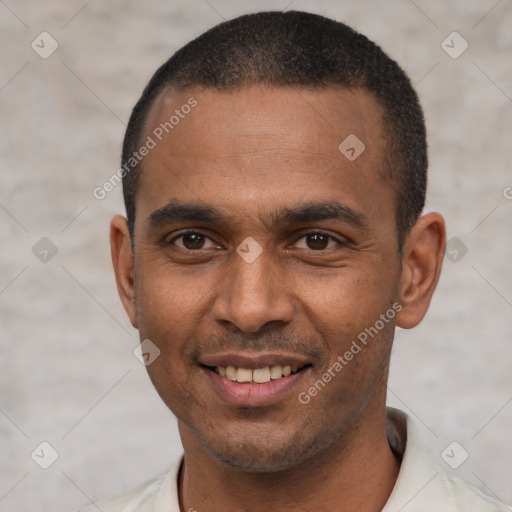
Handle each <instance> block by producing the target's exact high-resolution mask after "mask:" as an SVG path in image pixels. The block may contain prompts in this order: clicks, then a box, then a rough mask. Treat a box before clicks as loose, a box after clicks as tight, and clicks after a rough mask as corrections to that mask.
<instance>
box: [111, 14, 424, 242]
mask: <svg viewBox="0 0 512 512" xmlns="http://www.w3.org/2000/svg"><path fill="white" fill-rule="evenodd" d="M255 84H261V85H266V86H270V87H285V86H291V87H297V88H301V87H302V88H310V89H311V88H324V87H327V86H342V87H345V88H349V89H355V88H363V89H365V90H367V91H368V92H369V93H371V94H372V95H373V96H374V98H375V99H376V101H377V103H378V104H379V105H380V107H381V108H382V112H383V113H382V120H383V126H384V129H385V133H386V134H387V136H386V139H387V140H386V142H387V151H386V155H385V162H383V164H384V169H383V171H384V173H385V176H384V177H385V178H386V179H389V180H390V181H391V182H392V183H393V185H394V187H395V191H396V217H397V233H398V246H399V248H401V247H402V244H403V241H404V239H405V237H406V235H407V233H408V232H409V230H410V228H411V227H412V226H413V225H414V223H415V222H416V220H417V218H418V216H419V215H420V214H421V211H422V210H423V207H424V204H425V194H426V186H427V167H428V157H427V143H426V129H425V121H424V117H423V111H422V109H421V106H420V104H419V100H418V96H417V94H416V92H415V91H414V88H413V86H412V84H411V82H410V80H409V78H408V77H407V75H406V74H405V72H404V71H403V70H402V69H401V68H400V66H399V65H398V64H397V63H396V62H395V61H394V60H393V59H391V58H390V57H388V56H387V55H386V54H385V53H384V52H383V50H382V49H381V48H380V47H379V46H378V45H376V44H375V43H373V42H372V41H370V40H369V39H368V38H367V37H365V36H364V35H362V34H359V33H358V32H356V31H355V30H353V29H352V28H350V27H349V26H347V25H345V24H343V23H340V22H337V21H334V20H331V19H328V18H325V17H323V16H319V15H316V14H311V13H307V12H300V11H289V12H280V11H272V12H259V13H254V14H247V15H244V16H240V17H238V18H235V19H232V20H229V21H226V22H223V23H220V24H219V25H217V26H215V27H213V28H212V29H210V30H208V31H207V32H205V33H204V34H202V35H200V36H199V37H197V38H196V39H194V40H193V41H191V42H190V43H188V44H187V45H185V46H184V47H182V48H181V49H180V50H178V51H177V52H176V53H175V54H174V55H173V56H172V57H171V58H170V59H169V60H168V61H167V62H165V64H163V65H162V66H161V67H160V68H159V69H158V70H157V71H156V73H155V74H154V75H153V77H152V78H151V80H150V81H149V83H148V85H147V86H146V87H145V89H144V91H143V93H142V96H141V98H140V99H139V101H138V102H137V104H136V105H135V107H134V109H133V111H132V114H131V116H130V120H129V122H128V127H127V129H126V134H125V138H124V143H123V154H122V162H121V165H122V166H124V169H129V172H124V173H123V195H124V202H125V207H126V213H127V217H128V225H129V228H130V234H131V237H132V245H133V244H134V238H133V235H134V223H135V196H136V193H137V186H138V182H139V177H140V174H141V172H142V167H141V164H140V163H136V164H134V165H133V167H132V168H130V167H129V166H128V165H127V164H128V162H129V161H130V158H131V157H132V156H133V153H134V152H136V151H137V150H138V149H139V147H140V145H141V142H142V137H143V136H144V135H145V121H146V118H147V116H148V113H149V111H150V109H151V107H152V105H153V103H154V101H155V99H156V98H157V96H158V95H159V94H160V93H161V92H162V91H163V90H164V89H166V88H168V87H170V86H172V87H174V88H176V89H177V90H186V89H187V88H192V87H202V88H212V89H216V90H217V91H219V92H222V91H226V92H229V91H236V90H239V89H241V88H243V87H248V86H251V85H255ZM340 142H341V141H340ZM131 161H132V162H133V161H134V159H133V158H131Z"/></svg>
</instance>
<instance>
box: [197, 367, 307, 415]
mask: <svg viewBox="0 0 512 512" xmlns="http://www.w3.org/2000/svg"><path fill="white" fill-rule="evenodd" d="M201 370H202V371H203V373H204V374H205V375H206V377H208V379H210V382H211V383H212V384H213V387H214V389H215V390H216V391H217V393H218V394H219V395H220V396H221V397H222V398H223V399H224V400H225V401H227V402H229V403H231V404H233V405H238V406H244V407H263V406H266V405H272V404H275V403H276V402H278V401H279V400H282V399H283V398H284V397H285V396H286V395H288V394H289V393H290V392H291V390H292V389H293V388H294V387H295V386H297V385H298V383H299V382H300V381H301V380H302V378H303V377H304V374H305V373H306V372H307V371H308V370H309V368H304V370H301V371H299V372H297V373H294V374H293V375H288V376H287V377H281V378H280V379H276V380H271V381H270V382H265V383H264V384H248V383H240V382H236V381H232V380H229V379H227V378H226V377H222V376H221V375H219V374H218V373H216V372H214V371H212V370H208V369H207V368H202V367H201Z"/></svg>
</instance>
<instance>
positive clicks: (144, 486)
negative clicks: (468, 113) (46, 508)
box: [79, 474, 168, 512]
mask: <svg viewBox="0 0 512 512" xmlns="http://www.w3.org/2000/svg"><path fill="white" fill-rule="evenodd" d="M167 476H168V475H167V474H164V475H159V476H156V477H153V478H150V479H148V480H146V481H145V482H143V483H141V484H139V485H137V486H136V487H133V488H132V489H130V490H128V491H126V492H124V493H122V494H119V495H118V496H115V497H113V498H108V499H106V500H102V501H99V502H98V503H94V504H93V505H91V506H89V507H86V508H85V509H81V510H80V511H79V512H93V511H94V512H97V511H98V509H99V510H101V511H102V512H135V511H137V512H146V511H147V512H149V511H152V510H153V508H154V507H153V506H154V502H155V499H156V497H157V495H158V493H159V492H160V489H161V488H162V486H163V484H164V482H165V479H166V477H167Z"/></svg>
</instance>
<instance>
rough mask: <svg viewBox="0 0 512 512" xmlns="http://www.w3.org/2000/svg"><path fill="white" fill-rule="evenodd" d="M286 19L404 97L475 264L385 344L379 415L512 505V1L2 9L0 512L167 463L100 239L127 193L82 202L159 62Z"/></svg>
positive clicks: (159, 424)
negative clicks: (398, 85)
mask: <svg viewBox="0 0 512 512" xmlns="http://www.w3.org/2000/svg"><path fill="white" fill-rule="evenodd" d="M288 4H290V5H288ZM284 8H294V9H303V10H310V11H313V12H317V13H320V14H325V15H327V16H331V17H334V18H336V19H338V20H341V21H345V22H347V23H348V24H350V25H352V26H353V27H354V28H356V29H358V30H360V31H362V32H363V33H365V34H366V35H368V36H369V37H370V38H371V39H373V40H375V41H376V42H377V43H379V44H381V45H382V46H383V48H384V50H385V51H387V52H388V53H389V54H390V55H391V56H393V57H394V58H395V59H397V60H398V62H399V63H400V64H401V65H402V66H403V67H404V68H405V69H406V71H407V72H408V73H409V74H410V76H411V79H412V81H413V82H414V83H415V84H417V89H418V92H419V94H420V96H421V100H422V103H423V105H424V108H425V112H426V117H427V122H428V129H429V143H430V159H431V170H430V176H431V177H430V190H429V201H428V207H429V209H434V210H438V211H440V212H441V213H443V214H444V215H445V217H446V219H447V224H448V237H449V238H452V237H457V238H458V239H459V240H460V241H461V242H462V243H463V244H464V245H465V246H466V247H467V249H468V251H467V253H466V254H465V255H464V256H463V257H462V258H461V257H460V256H461V254H462V253H461V252H460V249H456V248H455V246H453V247H452V250H453V248H455V249H456V250H458V253H457V255H458V257H459V258H460V259H459V261H456V262H452V261H450V260H448V259H446V258H445V267H444V271H443V275H442V278H441V284H440V286H439V289H438V291H437V294H436V296H435V297H434V301H433V304H432V307H431V310H430V312H429V314H428V316H427V318H426V319H425V321H424V322H423V323H422V325H421V326H420V327H418V328H417V329H415V330H413V331H402V330H400V331H399V332H398V333H397V340H396V345H395V348H394V359H393V362H392V368H391V379H390V393H389V402H390V404H392V405H396V406H399V407H400V408H402V409H404V410H405V411H406V412H408V413H409V414H411V415H412V416H413V417H414V418H415V420H416V423H417V424H418V426H419V428H420V430H421V432H422V435H423V437H424V439H425V441H426V443H427V444H428V445H429V446H430V447H431V448H432V450H433V452H434V454H435V455H436V456H437V458H438V459H439V460H440V462H441V464H445V462H444V461H443V459H442V458H441V452H442V451H443V449H444V448H445V447H446V446H448V445H449V444H450V443H451V442H452V441H457V442H458V443H460V445H461V446H462V447H464V449H465V450H467V451H468V452H469V458H468V459H467V460H466V461H465V462H464V463H463V464H462V465H461V466H460V468H458V469H457V470H456V471H457V473H458V474H460V475H462V476H464V477H465V478H467V479H469V480H470V481H472V482H473V483H475V484H476V485H477V486H479V487H480V488H482V489H485V490H486V492H487V493H489V494H493V495H496V496H497V497H499V498H500V499H501V500H503V501H506V502H512V487H511V486H510V481H511V469H510V461H511V460H512V442H511V436H510V425H511V421H512V376H511V371H510V362H511V359H512V357H511V356H512V344H511V339H512V321H511V317H512V315H511V313H512V279H511V277H512V275H511V274H512V266H511V264H510V262H511V259H512V258H511V253H512V235H511V215H512V199H511V198H512V188H510V187H512V173H511V169H512V165H511V164H512V158H511V151H510V137H511V126H512V99H511V98H512V74H511V54H512V30H511V27H512V3H511V1H510V0H501V1H496V0H474V1H468V0H458V1H450V2H446V1H444V0H439V1H434V0H432V1H425V0H423V1H421V0H416V1H415V2H412V1H409V0H392V1H388V2H380V1H374V2H370V1H366V0H357V1H350V0H347V1H343V2H336V1H328V0H325V1H300V0H295V1H294V2H289V0H282V1H277V0H276V1H262V2H257V3H256V2H248V1H234V0H233V1H227V0H209V2H206V1H205V0H186V1H184V0H173V1H167V2H152V3H149V2H144V3H143V2H135V1H112V2H101V1H100V0H92V1H89V2H87V1H85V0H80V1H68V2H58V1H56V0H48V1H46V2H36V1H30V2H29V1H15V0H0V27H1V32H0V37H1V50H0V59H1V60H0V119H1V121H2V125H1V137H0V144H1V160H0V161H1V171H2V187H1V190H0V236H1V240H2V252H1V262H2V271H1V275H0V305H1V308H2V322H1V334H2V344H1V353H0V356H1V370H0V386H1V403H0V432H1V440H0V442H1V445H0V457H1V467H0V470H1V474H0V510H2V511H16V512H24V511H31V512H32V511H34V510H39V511H43V512H49V511H56V510H62V511H65V510H73V509H75V508H78V507H80V506H84V505H86V504H89V503H90V500H97V499H98V498H100V497H103V496H106V495H110V494H112V493H117V492H119V491H122V490H123V489H125V488H128V487H130V486H132V485H134V484H135V483H137V482H140V481H141V480H143V479H145V478H147V477H149V476H152V475H153V474H155V473H157V472H159V471H162V470H164V469H165V468H166V467H167V466H168V465H169V464H170V463H171V461H172V460H173V459H174V458H175V457H176V456H177V455H178V454H179V452H180V449H181V448H180V444H179V438H178V435H177V430H176V426H175V420H174V418H173V417H172V415H171V413H170V412H169V411H168V410H167V409H166V408H165V406H164V405H163V404H162V403H161V402H160V399H159V398H158V397H157V395H156V393H155V392H154V390H153V389H152V386H151V384H150V382H149V379H148V378H147V376H146V373H145V369H144V367H143V366H142V365H141V364H140V363H139V362H138V361H137V359H136V358H135V357H134V356H133V353H132V351H133V349H134V347H135V346H136V344H137V341H138V337H137V332H135V331H133V329H132V328H131V327H130V326H129V323H128V321H127V319H126V317H125V314H124V311H123V310H122V308H121V305H120V302H119V300H118V297H117V293H116V290H115V286H114V280H113V274H112V271H111V265H110V255H109V248H108V240H107V233H108V222H109V220H110V217H111V216H112V215H113V214H115V213H117V212H120V211H122V202H121V190H120V187H118V188H117V189H116V190H115V191H113V192H112V193H111V194H109V195H108V197H107V198H106V199H105V200H103V201H98V200H96V199H95V198H94V197H93V195H92V190H93V189H94V187H96V186H98V185H101V184H102V183H103V182H104V180H105V179H107V178H108V177H109V176H110V175H111V174H112V173H113V172H114V171H115V170H116V169H117V167H118V159H119V154H120V145H121V140H122V136H123V133H124V129H125V123H126V122H127V119H128V116H129V113H130V110H131V108H132V107H133V105H134V103H135V101H136V99H137V98H138V96H139V94H140V92H141V90H142V88H143V86H144V85H145V83H146V82H147V80H148V79H149V77H150V75H151V74H152V73H153V71H154V70H155V69H156V67H157V66H158V65H159V64H161V63H162V62H163V61H164V60H166V59H167V58H168V57H169V56H170V54H171V53H173V52H174V51H175V50H176V49H178V48H179V47H180V46H181V45H182V44H184V43H186V42H187V41H188V40H190V39H191V38H193V37H194V36H196V35H198V34H199V33H201V32H202V31H204V30H205V29H207V28H209V27H211V26H213V25H214V24H216V23H217V22H219V21H222V19H223V18H231V17H234V16H236V15H238V14H241V13H245V12H250V11H253V10H262V9H284ZM43 31H47V32H49V33H50V34H51V35H52V37H53V38H55V40H57V41H58V44H59V47H58V49H57V50H56V51H55V53H53V54H52V55H51V56H50V57H49V58H48V59H42V58H41V57H40V56H39V55H38V54H37V53H36V52H35V51H33V49H32V48H31V46H30V45H31V42H32V41H33V40H34V39H36V38H37V36H38V35H39V34H40V33H41V32H43ZM453 31H457V32H459V33H460V34H461V35H462V37H463V38H464V39H465V40H466V41H467V42H468V44H469V47H468V49H467V50H466V51H465V52H464V53H463V54H462V55H461V56H460V57H459V58H457V59H454V58H452V57H450V56H449V55H448V54H447V53H446V52H445V51H444V50H443V49H442V47H441V43H442V41H443V40H444V39H445V38H446V37H447V36H448V35H449V34H450V33H452V32H453ZM37 41H40V39H36V42H37ZM40 44H41V43H40ZM450 44H451V43H450ZM454 45H455V50H457V49H460V48H461V47H460V45H459V43H456V44H455V43H454ZM458 45H459V46H458ZM45 48H48V46H47V44H45ZM507 187H509V188H507ZM507 196H508V199H507ZM42 237H48V238H49V239H50V240H51V241H52V242H53V243H54V244H55V246H56V247H57V248H58V252H57V253H56V254H55V256H53V257H52V258H51V259H49V261H47V262H46V263H44V262H41V261H39V259H37V258H36V256H35V255H34V254H33V252H32V247H33V246H34V245H35V244H36V243H37V242H38V241H39V240H40V239H41V238H42ZM452 243H453V242H452ZM40 250H41V249H40ZM49 255H50V253H49ZM453 255H455V254H453ZM40 256H44V253H43V254H40ZM42 441H47V442H49V443H50V444H51V445H52V446H53V447H54V448H55V449H56V450H57V452H58V454H59V457H58V459H57V460H56V461H55V463H54V464H52V465H51V466H50V467H49V468H48V469H46V470H43V469H41V468H40V467H39V466H38V465H37V464H36V463H35V462H34V460H32V458H31V456H30V454H31V452H32V451H33V450H34V449H35V448H36V447H37V446H38V445H39V443H41V442H42ZM45 450H46V451H45ZM42 453H44V456H43V455H42ZM37 454H39V458H38V457H37ZM455 455H456V456H457V457H459V456H460V452H457V453H456V454H455ZM48 457H49V450H48V449H43V452H41V449H40V448H39V449H38V450H36V455H35V456H34V458H35V459H36V460H38V461H43V462H44V460H46V461H48V460H49V459H48ZM43 459H44V460H43Z"/></svg>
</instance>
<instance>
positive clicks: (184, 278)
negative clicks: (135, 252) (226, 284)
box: [136, 264, 211, 348]
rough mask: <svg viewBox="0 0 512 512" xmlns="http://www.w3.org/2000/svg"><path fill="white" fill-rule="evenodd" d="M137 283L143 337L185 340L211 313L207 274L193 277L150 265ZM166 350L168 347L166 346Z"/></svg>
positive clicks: (162, 266)
mask: <svg viewBox="0 0 512 512" xmlns="http://www.w3.org/2000/svg"><path fill="white" fill-rule="evenodd" d="M148 267H151V270H149V271H148V270H145V271H140V272H139V273H138V274H136V275H139V276H140V278H139V279H138V281H137V282H136V309H137V321H138V325H139V331H140V335H141V338H142V339H144V337H149V338H150V339H151V336H154V337H155V338H156V339H159V338H160V339H161V338H169V337H171V338H173V339H176V340H177V341H178V340H184V339H186V338H187V337H188V336H190V335H191V334H192V331H193V330H194V329H195V328H197V325H198V324H197V322H198V321H200V319H201V318H204V316H205V311H207V310H208V304H207V302H208V291H209V290H210V289H211V287H209V286H208V281H209V278H208V275H207V274H203V275H202V276H194V275H193V274H191V273H187V272H183V271H182V270H180V269H176V268H174V269H173V268H170V267H168V266H166V265H162V264H160V265H159V264H148V265H146V268H148ZM163 348H165V347H163Z"/></svg>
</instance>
